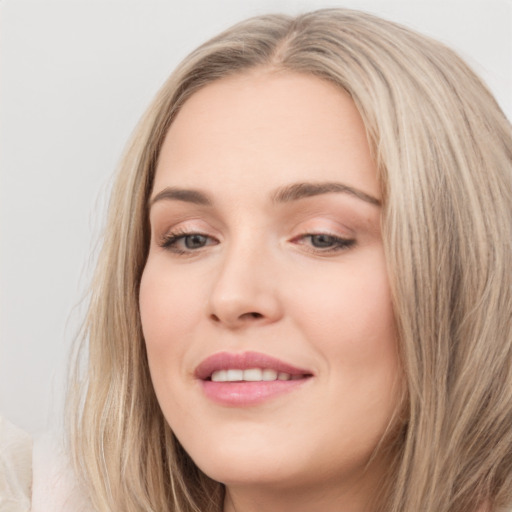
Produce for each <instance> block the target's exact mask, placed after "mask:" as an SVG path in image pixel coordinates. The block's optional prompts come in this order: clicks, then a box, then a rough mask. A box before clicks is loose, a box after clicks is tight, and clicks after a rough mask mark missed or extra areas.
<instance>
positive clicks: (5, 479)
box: [0, 417, 32, 512]
mask: <svg viewBox="0 0 512 512" xmlns="http://www.w3.org/2000/svg"><path fill="white" fill-rule="evenodd" d="M31 458H32V441H31V440H30V436H29V435H28V434H26V433H25V432H23V431H21V430H19V429H18V428H16V427H15V426H14V425H12V424H11V423H9V422H8V421H6V420H4V419H3V418H1V417H0V512H29V510H30V484H31V480H32V471H31Z"/></svg>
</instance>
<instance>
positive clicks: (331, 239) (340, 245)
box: [160, 231, 356, 255]
mask: <svg viewBox="0 0 512 512" xmlns="http://www.w3.org/2000/svg"><path fill="white" fill-rule="evenodd" d="M189 237H202V238H204V239H205V243H204V245H201V246H200V247H197V248H186V249H182V248H180V247H179V245H178V244H179V242H181V241H183V242H184V243H186V242H185V241H186V239H187V238H189ZM314 237H325V238H327V239H328V240H327V241H328V243H331V244H332V245H331V246H329V247H325V246H324V247H315V246H314V245H313V244H312V243H310V244H309V247H308V249H307V250H308V251H309V252H312V253H315V254H332V253H337V252H340V251H344V250H347V249H349V248H351V247H353V246H354V245H355V244H356V240H355V239H353V238H342V237H339V236H336V235H331V234H329V233H304V234H302V235H300V236H298V237H295V238H293V239H292V240H291V241H292V242H295V243H300V245H305V244H303V243H301V241H304V240H306V239H309V240H310V242H313V239H314ZM208 240H210V241H212V240H213V242H214V243H213V244H212V243H208ZM217 243H218V240H217V239H215V238H213V237H212V236H210V235H207V234H204V233H200V232H196V231H174V232H171V233H167V234H166V235H164V236H163V237H162V240H161V242H160V247H162V248H164V249H166V250H168V251H170V252H173V253H175V254H178V255H187V254H193V253H194V252H197V251H199V250H201V249H203V248H204V247H206V246H208V245H216V244H217Z"/></svg>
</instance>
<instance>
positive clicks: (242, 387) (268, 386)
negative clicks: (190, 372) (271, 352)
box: [195, 352, 313, 407]
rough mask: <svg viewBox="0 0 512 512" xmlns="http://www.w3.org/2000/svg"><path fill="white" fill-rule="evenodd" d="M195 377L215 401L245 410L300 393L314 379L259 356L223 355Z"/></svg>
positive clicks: (210, 359)
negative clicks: (245, 407) (290, 394)
mask: <svg viewBox="0 0 512 512" xmlns="http://www.w3.org/2000/svg"><path fill="white" fill-rule="evenodd" d="M195 376H196V378H197V379H199V380H200V381H201V385H202V388H203V392H204V393H205V395H206V396H207V397H208V398H210V399H211V400H213V401H215V402H217V403H220V404H222V405H227V406H232V407H243V406H250V405H256V404H259V403H261V402H263V401H265V400H268V399H271V398H273V397H275V396H277V395H280V394H282V393H287V392H290V391H292V390H294V389H297V388H298V387H300V386H302V385H303V384H304V383H305V382H307V381H308V380H309V379H310V378H311V377H312V376H313V375H312V373H311V371H309V370H305V369H303V368H297V367H296V366H293V365H290V364H288V363H285V362H283V361H280V360H279V359H276V358H274V357H271V356H268V355H266V354H261V353H259V352H243V353H238V354H237V353H229V352H220V353H217V354H214V355H213V356H210V357H208V358H207V359H205V360H204V361H203V362H202V363H201V364H199V366H198V367H197V368H196V371H195Z"/></svg>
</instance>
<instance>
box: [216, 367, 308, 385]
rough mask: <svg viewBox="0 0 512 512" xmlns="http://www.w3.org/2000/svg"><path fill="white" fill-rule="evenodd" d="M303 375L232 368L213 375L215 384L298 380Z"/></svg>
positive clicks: (260, 369)
mask: <svg viewBox="0 0 512 512" xmlns="http://www.w3.org/2000/svg"><path fill="white" fill-rule="evenodd" d="M302 377H303V375H291V374H289V373H284V372H276V371H275V370H272V369H271V368H249V369H247V370H238V369H236V368H230V369H228V370H217V371H216V372H213V373H212V376H211V380H212V381H213V382H243V381H246V382H261V381H273V380H297V379H301V378H302Z"/></svg>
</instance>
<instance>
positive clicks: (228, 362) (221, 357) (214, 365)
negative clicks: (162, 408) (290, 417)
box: [194, 352, 312, 380]
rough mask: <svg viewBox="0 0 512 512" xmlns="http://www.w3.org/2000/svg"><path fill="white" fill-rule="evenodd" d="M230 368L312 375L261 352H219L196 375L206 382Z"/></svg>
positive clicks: (210, 357) (205, 362)
mask: <svg viewBox="0 0 512 512" xmlns="http://www.w3.org/2000/svg"><path fill="white" fill-rule="evenodd" d="M230 368H236V369H238V370H247V369H249V368H269V369H272V370H275V371H276V372H283V373H289V374H290V375H311V374H312V372H311V371H309V370H305V369H303V368H297V367H296V366H293V365H291V364H289V363H285V362H284V361H280V360H279V359H276V358H275V357H272V356H269V355H267V354H262V353H260V352H242V353H231V352H218V353H217V354H213V355H211V356H209V357H207V358H206V359H205V360H204V361H202V362H201V363H200V364H199V365H198V366H197V368H196V369H195V372H194V375H195V376H196V378H198V379H201V380H206V379H208V378H209V377H211V375H212V373H213V372H216V371H218V370H227V369H230Z"/></svg>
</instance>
